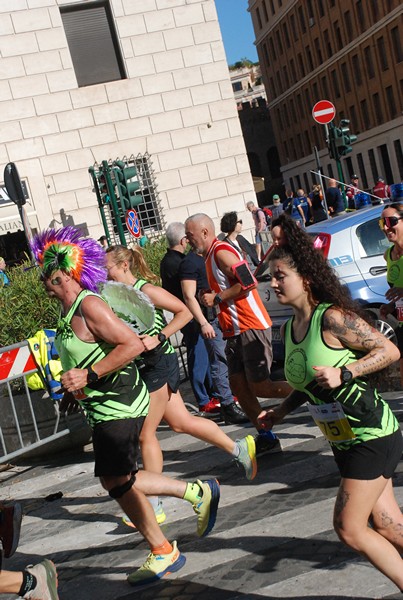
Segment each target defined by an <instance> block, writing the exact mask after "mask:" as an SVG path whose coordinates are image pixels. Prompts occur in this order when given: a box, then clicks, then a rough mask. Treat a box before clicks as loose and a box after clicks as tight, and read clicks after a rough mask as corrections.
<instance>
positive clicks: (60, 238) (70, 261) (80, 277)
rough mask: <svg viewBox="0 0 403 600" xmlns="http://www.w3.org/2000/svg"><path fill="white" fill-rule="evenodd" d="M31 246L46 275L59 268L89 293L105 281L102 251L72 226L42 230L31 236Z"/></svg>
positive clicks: (96, 289)
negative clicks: (32, 237)
mask: <svg viewBox="0 0 403 600" xmlns="http://www.w3.org/2000/svg"><path fill="white" fill-rule="evenodd" d="M31 248H32V252H33V254H34V256H35V259H36V261H37V262H38V264H39V266H40V267H41V269H42V271H43V273H44V274H45V275H46V276H50V275H51V274H52V273H53V272H54V271H58V270H59V269H60V270H61V271H65V272H66V273H69V274H70V275H71V276H72V277H73V279H75V280H76V281H78V283H79V284H80V285H81V286H82V287H83V288H84V289H86V290H91V291H92V292H97V291H98V286H99V284H100V283H104V282H105V281H106V267H105V252H104V250H103V249H102V248H101V246H100V245H99V244H98V243H97V242H96V241H95V240H93V239H91V238H85V237H84V236H83V234H82V233H81V231H80V230H79V229H76V228H75V227H63V228H62V229H45V230H44V231H42V232H41V233H38V235H36V236H35V237H34V239H33V240H32V242H31Z"/></svg>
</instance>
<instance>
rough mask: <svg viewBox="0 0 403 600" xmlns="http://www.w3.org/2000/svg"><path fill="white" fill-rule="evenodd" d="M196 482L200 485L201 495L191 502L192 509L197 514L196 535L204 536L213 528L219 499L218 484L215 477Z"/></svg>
mask: <svg viewBox="0 0 403 600" xmlns="http://www.w3.org/2000/svg"><path fill="white" fill-rule="evenodd" d="M196 483H197V484H198V485H199V486H200V488H201V490H202V492H203V496H202V497H201V498H200V500H199V501H198V502H195V503H194V504H193V510H194V511H195V513H196V514H197V515H198V516H197V535H198V536H199V537H206V535H208V534H209V533H210V531H211V530H212V529H213V527H214V525H215V520H216V516H217V509H218V503H219V501H220V484H219V483H218V481H217V479H207V481H200V480H199V479H198V480H197V481H196Z"/></svg>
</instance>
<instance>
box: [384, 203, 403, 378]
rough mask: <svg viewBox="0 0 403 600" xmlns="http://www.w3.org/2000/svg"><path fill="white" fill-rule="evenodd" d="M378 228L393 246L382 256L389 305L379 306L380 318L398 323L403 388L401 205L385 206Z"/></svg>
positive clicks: (402, 218)
mask: <svg viewBox="0 0 403 600" xmlns="http://www.w3.org/2000/svg"><path fill="white" fill-rule="evenodd" d="M379 226H380V228H381V229H382V231H383V232H384V234H385V235H386V237H387V238H388V240H389V241H390V242H391V244H393V245H392V246H391V247H390V248H388V249H387V250H386V252H385V254H384V258H385V260H386V265H387V269H388V270H387V275H386V278H387V281H388V284H389V285H390V289H389V290H388V291H387V292H386V294H385V296H386V298H387V299H388V300H389V304H383V305H382V306H381V316H382V317H383V318H384V319H386V317H387V316H388V315H389V314H391V313H393V314H394V315H395V316H396V318H397V320H398V321H399V327H398V328H397V329H396V337H397V345H398V347H399V350H400V363H399V365H400V383H401V386H402V387H403V358H402V357H403V203H402V202H393V203H392V204H389V205H388V206H386V208H384V210H383V211H382V216H381V218H380V219H379Z"/></svg>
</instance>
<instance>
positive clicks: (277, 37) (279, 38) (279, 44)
mask: <svg viewBox="0 0 403 600" xmlns="http://www.w3.org/2000/svg"><path fill="white" fill-rule="evenodd" d="M276 42H277V48H278V49H279V50H280V54H283V44H282V43H281V36H280V31H279V30H277V31H276Z"/></svg>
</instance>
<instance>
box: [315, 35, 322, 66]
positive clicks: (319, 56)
mask: <svg viewBox="0 0 403 600" xmlns="http://www.w3.org/2000/svg"><path fill="white" fill-rule="evenodd" d="M314 44H315V52H316V56H317V59H318V63H319V65H321V64H322V62H323V58H322V50H321V47H320V40H319V38H315V39H314Z"/></svg>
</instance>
